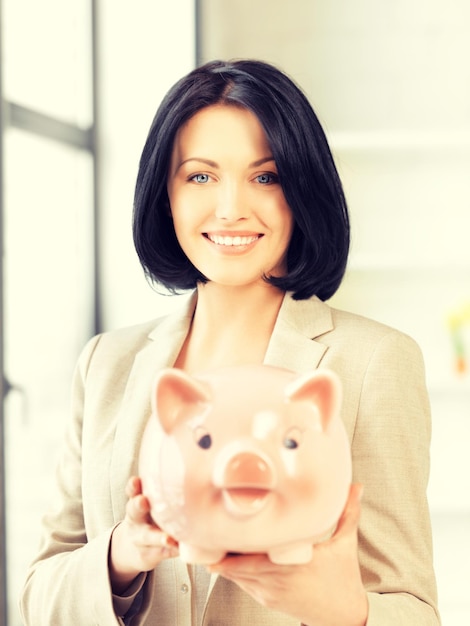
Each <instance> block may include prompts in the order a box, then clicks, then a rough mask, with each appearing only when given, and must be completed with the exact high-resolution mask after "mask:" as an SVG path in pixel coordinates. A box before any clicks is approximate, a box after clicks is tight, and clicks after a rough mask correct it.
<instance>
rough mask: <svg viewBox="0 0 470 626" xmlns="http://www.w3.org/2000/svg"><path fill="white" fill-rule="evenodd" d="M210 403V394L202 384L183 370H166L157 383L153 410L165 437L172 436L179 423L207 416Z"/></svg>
mask: <svg viewBox="0 0 470 626" xmlns="http://www.w3.org/2000/svg"><path fill="white" fill-rule="evenodd" d="M210 400H211V396H210V393H209V391H208V389H207V388H206V387H205V386H204V385H203V383H202V382H199V381H198V380H196V379H195V378H193V377H192V376H189V374H186V372H183V370H180V369H176V368H167V369H164V370H162V371H161V372H160V373H159V374H158V376H157V379H156V381H155V385H154V391H153V410H154V413H155V414H156V416H157V418H158V420H159V422H160V424H161V426H162V428H163V430H164V431H165V432H166V433H170V432H171V431H172V430H173V428H174V427H175V426H176V424H177V423H178V422H179V421H180V420H182V419H184V420H188V419H190V418H191V417H193V416H195V415H197V414H201V413H205V412H206V410H207V405H208V404H209V402H210Z"/></svg>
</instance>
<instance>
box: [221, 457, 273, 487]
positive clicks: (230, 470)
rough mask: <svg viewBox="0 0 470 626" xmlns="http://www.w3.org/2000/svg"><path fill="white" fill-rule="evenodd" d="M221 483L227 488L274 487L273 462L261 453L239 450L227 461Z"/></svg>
mask: <svg viewBox="0 0 470 626" xmlns="http://www.w3.org/2000/svg"><path fill="white" fill-rule="evenodd" d="M221 483H222V484H221V486H223V487H224V488H225V489H230V488H233V487H256V488H258V489H272V488H273V486H274V471H273V469H272V467H271V464H270V463H269V462H268V461H267V460H266V459H264V458H263V457H261V456H260V455H259V454H256V453H253V452H239V453H237V454H235V455H233V456H232V457H231V458H230V459H228V461H227V462H226V464H225V467H224V468H223V472H222V475H221Z"/></svg>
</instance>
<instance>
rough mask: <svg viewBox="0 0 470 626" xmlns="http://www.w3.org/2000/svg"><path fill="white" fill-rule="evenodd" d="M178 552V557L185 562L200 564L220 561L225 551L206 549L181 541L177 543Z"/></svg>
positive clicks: (211, 563)
mask: <svg viewBox="0 0 470 626" xmlns="http://www.w3.org/2000/svg"><path fill="white" fill-rule="evenodd" d="M179 554H180V559H181V560H182V561H184V562H185V563H193V564H195V563H199V564H201V565H213V564H214V563H218V562H219V561H221V560H222V559H223V558H224V556H225V552H224V551H222V550H208V549H206V548H198V547H197V546H190V545H188V544H187V543H181V542H180V544H179Z"/></svg>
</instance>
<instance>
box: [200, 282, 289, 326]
mask: <svg viewBox="0 0 470 626" xmlns="http://www.w3.org/2000/svg"><path fill="white" fill-rule="evenodd" d="M283 298H284V292H283V291H280V290H279V289H276V288H274V287H272V286H271V285H269V284H267V283H266V284H262V285H259V284H256V285H249V286H247V287H243V288H240V287H230V286H229V287H226V286H224V285H216V284H212V283H207V284H205V285H201V286H199V288H198V301H197V306H196V312H195V322H196V321H197V322H198V323H207V324H208V325H210V327H211V329H212V330H217V329H219V330H220V331H221V332H223V331H224V329H226V328H227V327H228V328H232V329H233V328H234V327H237V326H239V325H242V326H243V329H244V331H245V332H249V331H250V329H253V328H254V329H256V328H257V327H259V326H260V325H262V326H263V327H265V325H266V323H267V321H268V320H270V321H271V324H269V326H270V327H271V330H272V326H274V323H275V320H276V318H277V314H278V312H279V309H280V307H281V304H282V300H283Z"/></svg>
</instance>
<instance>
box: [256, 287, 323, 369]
mask: <svg viewBox="0 0 470 626" xmlns="http://www.w3.org/2000/svg"><path fill="white" fill-rule="evenodd" d="M332 329H333V321H332V317H331V311H330V308H329V307H328V305H326V304H324V303H323V302H322V301H321V300H319V299H318V298H316V297H314V298H310V299H309V300H294V299H293V298H292V297H291V295H290V294H286V295H285V297H284V300H283V303H282V306H281V309H280V311H279V315H278V318H277V322H276V325H275V327H274V331H273V334H272V337H271V341H270V342H269V346H268V350H267V352H266V356H265V360H264V363H265V364H266V365H274V366H277V367H283V368H286V369H290V370H292V371H293V372H298V373H303V372H306V371H309V370H312V369H315V368H317V367H318V365H319V363H320V361H321V359H322V357H323V355H324V354H325V352H326V350H327V347H326V346H325V345H323V344H322V343H320V342H319V341H317V340H316V339H317V338H318V337H320V336H321V335H323V334H324V333H326V332H328V331H330V330H332Z"/></svg>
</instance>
